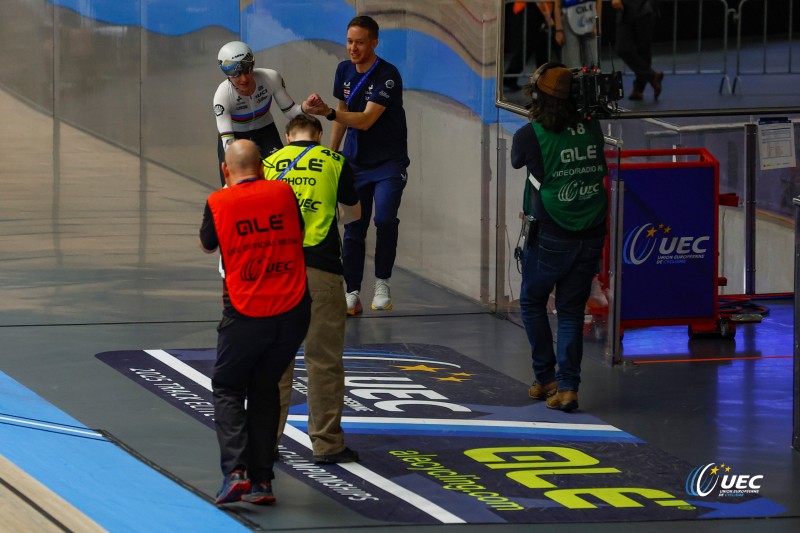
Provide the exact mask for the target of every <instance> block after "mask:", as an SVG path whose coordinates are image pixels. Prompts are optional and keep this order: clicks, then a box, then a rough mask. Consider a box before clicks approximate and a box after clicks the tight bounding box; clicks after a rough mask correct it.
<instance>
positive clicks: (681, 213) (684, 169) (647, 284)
mask: <svg viewBox="0 0 800 533" xmlns="http://www.w3.org/2000/svg"><path fill="white" fill-rule="evenodd" d="M703 153H705V154H706V155H707V152H705V151H703ZM708 157H709V158H710V156H708ZM620 168H621V172H620V173H619V177H620V178H621V179H622V180H624V184H625V189H624V190H625V193H624V208H623V212H624V215H623V230H622V231H623V236H622V265H621V269H622V270H621V271H622V293H621V311H620V314H621V316H620V318H621V319H622V320H623V321H625V320H628V321H631V320H637V321H638V320H644V321H648V320H653V321H659V320H661V321H665V320H666V321H675V320H678V321H679V320H682V319H686V321H687V323H690V322H691V320H692V319H698V318H707V319H715V318H716V311H717V303H716V296H717V224H718V221H717V212H718V204H717V196H718V182H717V166H716V161H713V160H712V161H711V162H707V161H702V162H698V163H696V164H693V163H674V164H669V163H656V164H650V165H648V164H638V165H630V166H626V165H625V164H623V165H622V166H621V167H620Z"/></svg>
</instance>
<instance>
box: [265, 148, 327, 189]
mask: <svg viewBox="0 0 800 533" xmlns="http://www.w3.org/2000/svg"><path fill="white" fill-rule="evenodd" d="M316 145H317V143H314V144H309V145H308V146H306V149H305V150H303V151H302V152H300V155H298V156H297V157H295V158H294V159H293V160H292V162H291V163H289V166H287V167H286V168H284V169H283V172H281V173H280V175H279V176H278V177H277V178H275V180H276V181H283V177H284V176H285V175H286V173H287V172H289V171H290V170H292V169H293V168H294V166H295V165H296V164H297V162H298V161H300V160H301V159H302V158H303V156H304V155H306V153H307V152H308V151H309V150H311V149H312V148H314V147H315V146H316Z"/></svg>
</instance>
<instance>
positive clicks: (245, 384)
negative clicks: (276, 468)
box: [211, 297, 311, 483]
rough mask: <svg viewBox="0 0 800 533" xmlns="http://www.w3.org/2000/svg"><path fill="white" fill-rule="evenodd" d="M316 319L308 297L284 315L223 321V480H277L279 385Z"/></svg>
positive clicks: (217, 407)
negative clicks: (243, 474) (242, 474)
mask: <svg viewBox="0 0 800 533" xmlns="http://www.w3.org/2000/svg"><path fill="white" fill-rule="evenodd" d="M310 317H311V306H310V300H309V298H308V297H306V298H304V299H303V300H302V301H301V303H300V304H298V305H297V307H295V308H294V309H293V310H291V311H289V312H287V313H284V314H282V315H278V316H275V317H268V318H229V317H224V318H223V319H222V321H221V322H220V324H219V327H218V328H217V330H218V332H219V337H218V339H217V362H216V364H215V365H214V373H213V374H212V378H211V388H212V391H213V394H214V421H215V424H216V431H217V440H218V442H219V449H220V466H221V467H222V473H223V475H228V474H230V473H231V472H232V471H234V470H236V469H237V468H242V469H246V470H247V475H248V477H249V478H250V480H251V481H252V482H253V483H260V482H264V481H269V480H271V479H272V478H273V477H275V476H274V474H273V472H272V466H273V457H274V456H273V454H274V450H275V445H276V442H275V441H276V438H277V432H278V418H279V415H280V395H279V392H278V382H279V381H280V379H281V376H282V375H283V372H284V371H285V370H286V367H287V366H288V365H289V363H290V362H291V361H292V359H294V357H295V355H296V354H297V349H298V348H299V347H300V344H301V343H302V342H303V338H304V337H305V335H306V331H307V330H308V323H309V320H310ZM245 399H246V400H247V408H246V409H245Z"/></svg>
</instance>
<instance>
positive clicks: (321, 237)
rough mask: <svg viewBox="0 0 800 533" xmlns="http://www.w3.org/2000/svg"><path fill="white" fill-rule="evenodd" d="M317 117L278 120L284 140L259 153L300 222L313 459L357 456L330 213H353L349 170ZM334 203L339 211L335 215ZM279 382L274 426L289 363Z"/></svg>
mask: <svg viewBox="0 0 800 533" xmlns="http://www.w3.org/2000/svg"><path fill="white" fill-rule="evenodd" d="M321 140H322V125H321V124H320V123H319V120H317V118H316V117H309V116H306V115H298V116H297V117H295V118H293V119H292V120H290V121H289V123H288V124H287V125H286V142H287V143H288V144H287V145H286V146H285V147H284V148H282V149H280V150H278V151H277V152H275V153H274V154H272V155H271V156H269V157H268V158H267V159H266V160H265V161H264V177H266V179H267V180H282V181H284V182H286V183H288V184H289V185H290V186H291V187H292V189H293V190H294V193H295V196H296V197H297V202H298V205H299V206H300V211H301V213H302V216H303V221H304V223H305V236H304V238H303V253H304V255H305V262H306V274H307V276H308V288H309V291H310V292H311V324H310V325H309V327H308V333H307V334H306V337H305V340H304V341H303V360H304V362H305V369H306V373H307V376H308V383H307V390H308V394H307V398H308V435H309V436H310V437H311V445H312V450H313V454H314V462H316V463H344V462H352V461H357V460H358V453H357V452H356V451H354V450H351V449H350V448H348V447H347V446H345V442H344V431H343V430H342V424H341V422H342V410H343V408H344V363H343V359H342V358H343V352H344V326H345V320H346V318H347V314H346V312H347V304H346V302H345V296H344V287H343V286H342V274H343V270H342V259H341V249H342V243H341V239H340V237H339V225H338V221H339V220H342V221H344V222H348V221H352V220H357V219H358V218H359V217H360V216H361V208H360V206H359V203H358V194H357V193H356V189H355V186H354V184H353V171H352V169H351V168H350V165H349V164H348V163H347V161H346V160H345V158H344V157H342V156H341V155H340V154H338V153H336V152H334V151H331V150H329V149H328V148H325V147H324V146H321V145H320V144H319V143H320V141H321ZM339 205H341V207H342V212H343V213H344V216H343V217H341V218H340V217H339V215H338V211H339V210H338V206H339ZM293 369H294V365H293V364H290V365H289V368H287V369H286V372H285V373H284V376H283V379H282V380H281V383H280V388H281V424H280V433H282V432H283V424H284V423H285V421H286V415H287V414H288V411H289V401H290V399H291V392H292V371H293Z"/></svg>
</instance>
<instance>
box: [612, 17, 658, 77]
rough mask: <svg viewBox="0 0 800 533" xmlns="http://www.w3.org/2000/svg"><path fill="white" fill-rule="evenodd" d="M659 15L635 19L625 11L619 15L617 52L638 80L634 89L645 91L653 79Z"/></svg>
mask: <svg viewBox="0 0 800 533" xmlns="http://www.w3.org/2000/svg"><path fill="white" fill-rule="evenodd" d="M656 18H657V14H656V13H655V12H651V13H648V14H645V15H641V16H639V17H638V18H634V17H633V16H631V15H630V14H628V13H626V12H625V11H624V10H623V11H622V12H619V13H617V40H616V47H615V48H616V50H617V54H619V57H620V58H622V60H623V61H624V62H625V64H626V65H628V68H630V69H631V70H632V71H633V73H634V74H635V75H636V79H635V80H634V81H633V88H634V89H635V90H637V91H640V92H641V91H644V89H645V87H646V86H647V83H648V82H649V81H651V80H652V79H653V76H654V75H655V71H654V70H653V67H652V61H653V32H654V31H655V27H656Z"/></svg>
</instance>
